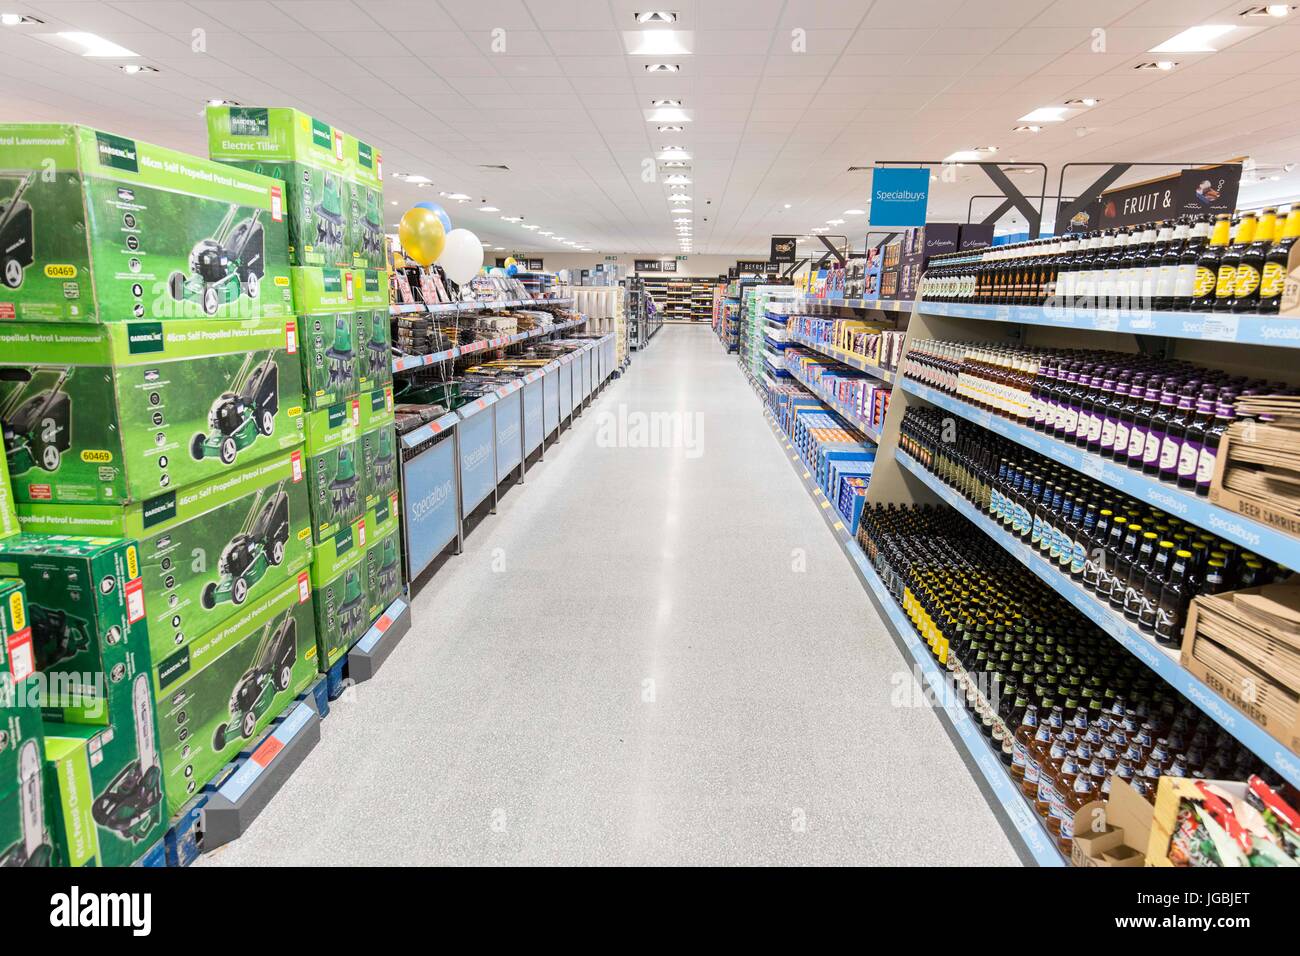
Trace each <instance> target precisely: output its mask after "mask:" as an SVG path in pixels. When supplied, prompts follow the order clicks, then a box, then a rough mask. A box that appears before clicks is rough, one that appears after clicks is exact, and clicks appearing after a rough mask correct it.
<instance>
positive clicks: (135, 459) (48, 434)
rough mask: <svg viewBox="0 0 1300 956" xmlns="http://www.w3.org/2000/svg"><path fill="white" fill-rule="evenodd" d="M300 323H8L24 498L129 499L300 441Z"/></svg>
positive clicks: (18, 490)
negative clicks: (70, 324) (58, 324)
mask: <svg viewBox="0 0 1300 956" xmlns="http://www.w3.org/2000/svg"><path fill="white" fill-rule="evenodd" d="M297 352H298V326H297V321H296V320H295V319H294V318H293V317H292V316H290V317H286V318H275V319H259V320H252V321H246V322H240V321H218V320H208V321H203V320H178V321H175V322H122V323H113V324H111V325H82V326H75V327H73V326H65V325H60V326H50V325H42V324H38V323H21V324H17V325H9V326H4V327H2V328H0V417H3V420H4V430H5V434H6V436H7V442H6V445H7V448H6V452H7V456H8V466H9V473H10V477H11V479H12V481H13V491H14V497H15V499H16V500H17V501H19V502H40V501H50V502H59V503H65V504H74V503H75V504H95V503H98V504H121V503H124V502H127V501H139V500H142V499H145V498H151V497H153V496H154V495H156V494H158V493H159V492H160V491H163V490H166V489H168V488H179V487H182V486H184V485H188V484H192V483H193V482H196V481H202V480H204V479H207V478H211V477H214V476H216V475H219V474H223V473H226V472H229V471H230V470H231V469H232V468H234V467H236V466H241V467H242V466H244V465H247V464H250V463H251V462H253V461H256V460H257V459H259V458H262V457H265V456H266V455H270V454H275V453H276V452H280V451H283V450H285V449H288V448H292V447H295V446H297V445H298V444H299V443H300V442H301V441H302V435H303V431H302V371H301V369H300V368H299V364H298V354H297Z"/></svg>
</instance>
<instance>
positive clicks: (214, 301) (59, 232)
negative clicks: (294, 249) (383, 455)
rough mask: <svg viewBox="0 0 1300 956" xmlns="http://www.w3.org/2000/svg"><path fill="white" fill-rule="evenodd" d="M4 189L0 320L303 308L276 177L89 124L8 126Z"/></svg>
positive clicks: (0, 168)
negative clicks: (292, 285) (293, 295)
mask: <svg viewBox="0 0 1300 956" xmlns="http://www.w3.org/2000/svg"><path fill="white" fill-rule="evenodd" d="M51 173H53V174H54V175H51ZM0 190H4V191H5V193H6V194H5V195H4V196H3V200H2V201H0V209H4V210H5V214H4V217H3V221H4V223H5V237H4V238H5V245H4V249H3V252H0V278H2V279H3V285H2V286H0V319H10V320H13V319H17V320H19V321H23V322H106V323H116V322H128V321H132V320H138V319H153V320H156V321H162V320H168V319H179V318H205V317H206V318H217V319H228V318H259V317H279V316H285V315H288V314H289V312H290V310H291V303H290V296H289V283H288V277H289V274H288V266H289V258H288V247H287V243H288V235H287V232H286V228H285V222H284V214H285V210H284V202H285V197H284V194H283V188H282V185H281V184H279V183H276V182H275V181H274V180H273V179H270V178H268V177H264V176H258V175H256V174H254V173H250V172H247V171H243V170H238V169H233V168H231V167H229V166H226V165H224V164H222V163H214V162H210V161H208V160H204V159H199V158H198V157H195V156H188V155H186V154H184V153H180V152H176V151H174V150H170V149H163V148H162V147H160V146H154V145H152V144H149V143H143V142H140V141H138V140H134V139H129V138H127V137H122V136H116V135H114V134H112V133H106V132H102V131H100V130H96V129H91V128H89V127H85V126H72V125H59V124H42V123H8V124H0Z"/></svg>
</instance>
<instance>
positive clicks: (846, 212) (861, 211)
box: [844, 209, 867, 216]
mask: <svg viewBox="0 0 1300 956" xmlns="http://www.w3.org/2000/svg"><path fill="white" fill-rule="evenodd" d="M866 214H867V211H866V210H865V209H846V210H844V215H846V216H865V215H866Z"/></svg>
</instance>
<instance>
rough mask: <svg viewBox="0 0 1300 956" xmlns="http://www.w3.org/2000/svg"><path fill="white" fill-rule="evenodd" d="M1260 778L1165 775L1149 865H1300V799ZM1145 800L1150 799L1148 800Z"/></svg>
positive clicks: (1149, 847) (1149, 845)
mask: <svg viewBox="0 0 1300 956" xmlns="http://www.w3.org/2000/svg"><path fill="white" fill-rule="evenodd" d="M1297 796H1298V794H1297V792H1296V790H1295V788H1293V787H1291V788H1286V787H1284V788H1282V789H1281V790H1275V789H1274V788H1272V787H1270V786H1269V785H1268V784H1267V783H1266V782H1265V781H1264V780H1262V779H1261V778H1260V777H1257V776H1252V777H1251V778H1250V779H1249V780H1247V781H1245V782H1241V781H1235V780H1197V779H1193V778H1190V777H1161V778H1160V785H1159V787H1158V789H1157V790H1156V803H1155V807H1154V810H1153V812H1152V813H1151V835H1150V839H1149V840H1148V843H1147V846H1146V855H1145V862H1146V864H1147V865H1148V866H1159V867H1268V868H1274V867H1282V868H1285V869H1294V868H1296V867H1300V858H1298V857H1300V801H1298V800H1297ZM1143 802H1145V801H1143Z"/></svg>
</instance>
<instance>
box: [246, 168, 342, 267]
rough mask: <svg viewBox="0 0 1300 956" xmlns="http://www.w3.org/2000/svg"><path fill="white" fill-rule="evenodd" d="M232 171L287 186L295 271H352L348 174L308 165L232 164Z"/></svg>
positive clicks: (288, 215)
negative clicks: (300, 268)
mask: <svg viewBox="0 0 1300 956" xmlns="http://www.w3.org/2000/svg"><path fill="white" fill-rule="evenodd" d="M230 163H231V166H232V167H236V168H239V169H244V170H247V171H248V172H250V173H253V174H256V175H258V176H266V177H269V178H271V179H273V180H275V181H276V182H279V183H282V184H283V188H284V195H285V206H284V213H285V218H286V220H288V228H289V240H288V255H289V262H290V263H291V264H292V265H295V266H324V267H327V268H333V267H340V266H341V267H348V268H350V267H351V266H352V265H353V258H352V249H351V245H350V237H351V235H352V228H353V227H352V224H351V222H350V221H349V218H348V217H349V213H350V212H351V210H352V183H351V181H350V180H349V179H348V178H347V176H346V175H345V174H344V173H340V172H336V171H334V170H332V169H323V168H321V167H319V166H312V165H308V164H306V163H273V162H267V161H266V160H255V161H252V162H241V161H236V160H231V161H230Z"/></svg>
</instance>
